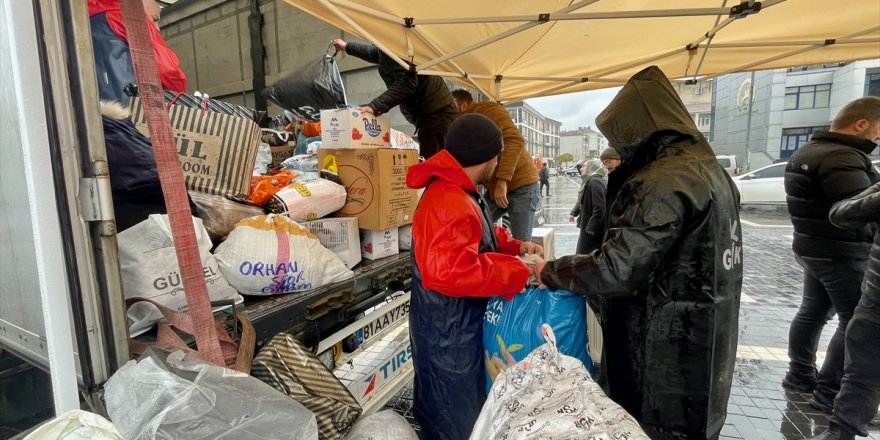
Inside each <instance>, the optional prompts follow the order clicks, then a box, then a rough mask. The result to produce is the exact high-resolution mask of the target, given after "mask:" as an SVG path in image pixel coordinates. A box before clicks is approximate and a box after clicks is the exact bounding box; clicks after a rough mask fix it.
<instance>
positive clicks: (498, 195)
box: [492, 180, 510, 208]
mask: <svg viewBox="0 0 880 440" xmlns="http://www.w3.org/2000/svg"><path fill="white" fill-rule="evenodd" d="M492 200H495V204H496V205H498V207H499V208H507V207H508V206H509V205H510V202H508V200H507V181H504V180H499V181H498V183H496V184H495V192H494V193H492Z"/></svg>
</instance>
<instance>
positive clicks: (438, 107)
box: [333, 39, 457, 159]
mask: <svg viewBox="0 0 880 440" xmlns="http://www.w3.org/2000/svg"><path fill="white" fill-rule="evenodd" d="M333 45H334V46H335V47H336V50H339V51H345V53H347V54H349V55H352V56H355V57H358V58H360V59H362V60H364V61H366V62H368V63H373V64H377V65H378V67H379V76H380V77H382V81H383V82H385V86H386V87H388V90H385V93H382V94H381V95H379V96H377V97H376V98H374V99H373V100H372V101H370V103H369V104H367V105H366V106H364V107H360V108H359V110H361V111H366V112H370V113H373V114H375V115H377V116H378V115H381V114H383V113H388V111H389V110H391V109H392V108H394V107H395V106H398V105H399V106H400V112H401V113H403V117H404V118H406V120H407V121H409V123H410V124H412V125H415V127H416V135H418V141H419V147H420V148H421V149H420V153H421V155H422V156H424V158H425V159H428V158H430V157H431V156H433V155H435V154H437V152H438V151H440V150H441V149H443V145H444V143H445V142H444V141H445V139H446V132H447V131H449V126H450V125H451V124H452V121H453V120H454V119H455V117H456V115H457V112H456V110H455V107H454V106H453V105H452V95H451V94H450V93H449V87H446V83H445V82H443V78H441V77H439V76H428V75H417V74H416V73H415V72H413V71H410V70H408V69H406V68H404V67H403V66H401V65H400V64H398V63H397V62H396V61H394V59H393V58H391V57H389V56H388V55H386V54H385V53H384V52H382V51H381V50H379V48H378V47H376V46H374V45H372V44H366V43H356V42H346V41H344V40H340V39H336V40H333Z"/></svg>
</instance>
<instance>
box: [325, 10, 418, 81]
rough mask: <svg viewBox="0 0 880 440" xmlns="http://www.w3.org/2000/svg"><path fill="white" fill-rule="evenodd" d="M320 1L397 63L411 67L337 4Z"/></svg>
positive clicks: (407, 67) (405, 67)
mask: <svg viewBox="0 0 880 440" xmlns="http://www.w3.org/2000/svg"><path fill="white" fill-rule="evenodd" d="M318 1H319V2H321V4H322V5H324V7H325V8H327V10H329V11H330V12H332V13H333V14H335V15H336V16H337V17H339V19H340V20H342V21H344V22H345V23H346V24H348V25H349V26H351V27H352V29H354V30H355V31H357V32H358V33H359V34H360V35H361V36H362V37H364V38H366V39H367V41H369V42H370V43H373V45H375V46H376V47H378V48H379V50H381V51H382V52H385V55H388V56H389V57H390V58H391V59H392V60H394V61H395V62H396V63H397V64H400V65H401V66H402V67H403V68H404V69H407V70H409V69H410V65H409V64H408V63H407V62H406V61H403V60H402V59H400V57H398V56H397V55H395V54H394V52H391V51H390V50H388V48H387V47H385V45H383V44H382V43H380V42H379V40H378V39H376V37H374V36H373V35H372V34H370V33H369V32H367V31H366V29H364V28H363V27H361V26H360V25H359V24H357V23H355V21H354V20H352V19H351V18H350V17H349V16H347V15H345V14H344V13H343V12H342V11H340V10H339V8H337V7H336V6H335V5H333V3H330V0H318Z"/></svg>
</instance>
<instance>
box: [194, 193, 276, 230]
mask: <svg viewBox="0 0 880 440" xmlns="http://www.w3.org/2000/svg"><path fill="white" fill-rule="evenodd" d="M189 197H190V198H191V199H192V201H193V203H194V204H195V205H196V213H198V215H199V218H201V219H202V224H203V225H204V226H205V229H206V230H207V231H208V234H209V235H210V236H211V238H212V239H221V238H223V237H226V236H227V235H229V233H230V232H232V228H233V227H235V224H236V223H238V222H239V221H240V220H242V219H246V218H248V217H253V216H255V215H261V214H263V208H261V207H259V206H251V205H248V204H245V203H239V202H236V201H234V200H229V199H227V198H226V197H223V196H218V195H214V194H208V193H202V192H197V191H190V192H189Z"/></svg>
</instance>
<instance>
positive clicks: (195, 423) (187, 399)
mask: <svg viewBox="0 0 880 440" xmlns="http://www.w3.org/2000/svg"><path fill="white" fill-rule="evenodd" d="M166 363H167V364H168V365H167V367H166V365H165V364H166ZM169 367H170V368H171V369H173V370H174V371H176V372H177V374H175V373H174V372H172V370H169ZM178 374H179V375H178ZM181 376H184V377H191V378H192V380H188V379H185V378H184V377H181ZM105 401H106V403H107V413H108V414H109V415H110V418H111V419H112V420H113V422H114V423H115V424H116V427H117V428H118V429H119V432H121V433H122V435H123V436H124V437H125V438H126V439H127V440H152V439H169V440H170V439H175V440H176V439H180V440H202V439H204V440H209V439H210V440H213V439H230V440H232V439H235V440H257V439H259V440H268V439H279V440H280V439H285V440H287V439H303V440H317V438H318V426H317V423H316V422H315V415H314V414H312V413H311V411H309V410H307V409H306V408H305V407H303V406H302V405H301V404H299V402H297V401H295V400H293V399H291V398H289V397H287V396H285V395H284V394H282V393H280V392H278V391H277V390H275V389H274V388H272V387H270V386H269V385H266V384H264V383H262V382H260V381H259V380H258V379H256V378H254V377H251V376H248V375H247V374H244V373H239V372H237V371H234V370H230V369H227V368H223V367H218V366H214V365H208V364H205V363H202V362H201V361H198V359H195V358H194V357H193V356H192V355H187V354H184V353H183V352H182V351H177V352H174V353H171V354H169V355H168V357H167V359H166V360H162V359H161V357H160V355H159V354H157V352H153V351H148V353H147V354H145V355H144V356H143V357H142V358H141V359H140V360H139V361H137V362H135V361H129V362H128V363H127V364H125V365H123V366H122V368H120V369H119V370H118V371H117V372H116V373H115V374H114V375H113V376H112V377H111V378H110V380H109V381H107V384H106V387H105Z"/></svg>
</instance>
